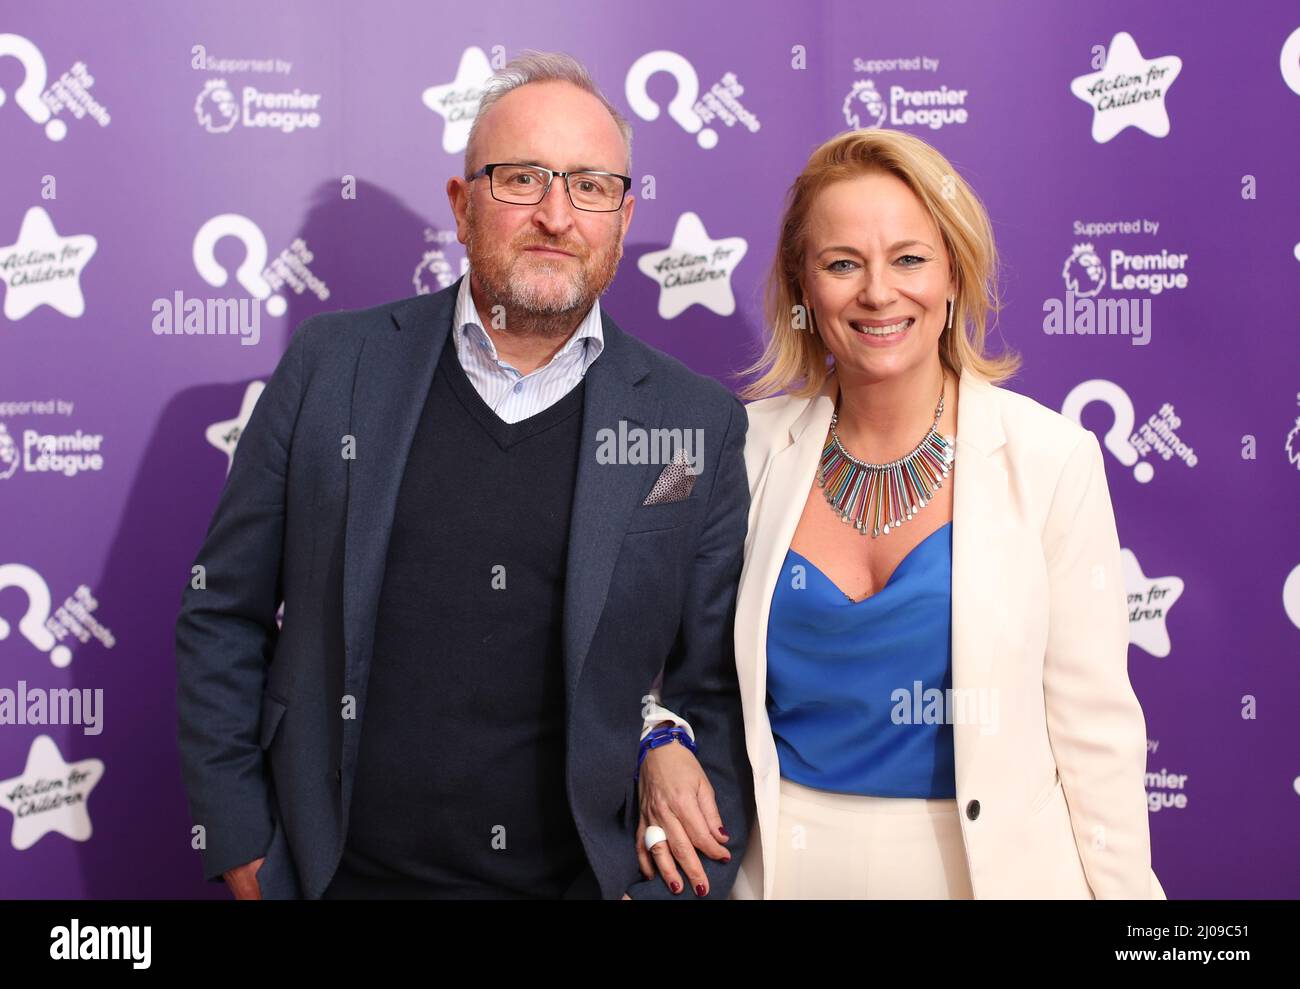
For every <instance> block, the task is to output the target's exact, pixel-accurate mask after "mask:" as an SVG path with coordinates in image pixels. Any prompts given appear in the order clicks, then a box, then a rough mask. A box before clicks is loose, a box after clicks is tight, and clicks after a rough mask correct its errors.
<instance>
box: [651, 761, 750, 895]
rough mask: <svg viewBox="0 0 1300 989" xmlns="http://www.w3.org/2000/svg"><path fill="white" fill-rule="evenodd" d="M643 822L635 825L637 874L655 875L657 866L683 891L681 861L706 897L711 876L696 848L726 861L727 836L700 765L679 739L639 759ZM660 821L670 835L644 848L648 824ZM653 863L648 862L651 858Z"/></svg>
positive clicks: (728, 858)
mask: <svg viewBox="0 0 1300 989" xmlns="http://www.w3.org/2000/svg"><path fill="white" fill-rule="evenodd" d="M640 796H641V821H640V823H639V824H638V825H637V829H636V857H637V861H638V862H639V863H640V864H641V873H642V875H644V876H645V877H646V878H647V879H653V878H654V875H655V868H656V867H658V869H659V874H660V875H661V876H662V877H663V880H664V882H665V883H666V884H667V886H668V888H669V889H671V890H672V891H673V892H674V893H680V892H681V891H682V888H683V886H682V878H681V875H680V874H679V873H678V871H677V867H678V866H681V868H682V870H683V871H684V872H685V873H686V878H687V880H688V881H689V883H690V886H691V889H693V890H694V891H695V895H696V896H707V895H708V892H709V878H708V876H706V875H705V873H704V867H703V866H702V865H701V864H700V860H699V857H698V856H697V855H696V854H695V852H696V849H698V850H699V851H701V852H703V853H704V854H705V855H707V856H708V857H709V858H711V859H715V860H717V861H719V862H730V861H731V853H730V852H728V851H727V849H726V848H725V847H724V845H723V844H722V843H723V842H726V841H729V840H730V837H729V836H728V834H727V832H726V830H725V829H724V828H723V826H722V817H721V815H719V814H718V805H717V804H716V803H715V802H714V799H713V787H712V786H710V785H709V780H708V778H707V777H706V776H705V775H704V770H703V769H701V768H700V764H699V762H698V761H696V758H695V753H693V752H692V751H691V750H690V749H688V748H687V747H686V746H685V745H682V744H681V743H680V742H671V743H669V744H668V745H661V746H659V747H658V748H655V749H651V750H650V751H649V752H647V753H646V757H645V761H644V762H642V763H641V780H640ZM655 825H657V826H659V827H661V828H663V829H664V831H665V832H667V834H668V840H667V841H661V842H659V843H658V844H656V845H655V846H654V849H653V851H647V850H646V847H645V841H644V838H645V832H646V828H648V827H652V826H655ZM652 856H653V858H654V864H653V865H652V864H651V857H652Z"/></svg>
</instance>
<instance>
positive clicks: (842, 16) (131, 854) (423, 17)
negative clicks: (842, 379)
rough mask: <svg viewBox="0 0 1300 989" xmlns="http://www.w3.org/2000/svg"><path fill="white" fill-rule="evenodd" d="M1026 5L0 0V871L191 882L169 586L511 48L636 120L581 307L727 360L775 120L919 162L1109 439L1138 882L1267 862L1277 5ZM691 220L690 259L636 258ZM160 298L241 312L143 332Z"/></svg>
mask: <svg viewBox="0 0 1300 989" xmlns="http://www.w3.org/2000/svg"><path fill="white" fill-rule="evenodd" d="M1046 7H1047V5H1044V4H1031V3H1015V4H1011V3H1004V4H981V5H970V4H933V3H931V4H925V5H904V6H902V7H900V8H894V7H890V6H888V5H873V6H871V7H870V8H867V7H864V6H863V5H862V4H856V3H848V2H844V3H841V2H813V3H807V4H802V5H794V4H790V3H780V2H775V0H762V2H748V3H743V4H742V3H738V2H737V3H733V4H729V5H720V4H719V5H715V4H707V5H706V4H699V3H694V2H682V0H661V2H658V3H655V4H644V5H643V4H620V3H614V2H606V3H591V4H587V3H581V4H579V3H567V2H566V3H565V4H563V5H561V6H560V7H557V6H555V5H550V4H543V5H540V6H537V5H534V7H533V11H532V13H531V14H530V13H528V12H526V11H525V10H523V9H522V5H521V6H516V5H513V4H511V5H507V4H504V3H500V2H498V0H487V2H480V3H476V4H473V5H470V6H469V7H464V6H456V7H455V8H454V10H453V7H452V5H449V4H425V3H406V4H399V3H395V2H386V3H367V4H364V5H360V6H358V5H356V4H344V3H339V2H329V3H318V2H313V3H308V2H305V0H298V2H293V3H281V4H276V5H273V6H268V5H266V4H259V3H251V2H246V0H240V2H226V3H221V4H216V3H212V4H206V5H192V6H189V5H187V6H186V7H185V8H184V9H181V8H177V7H176V6H175V5H172V4H165V3H161V2H157V3H136V4H133V5H129V7H126V6H125V5H112V6H106V7H101V6H83V5H74V4H62V3H52V2H47V3H44V4H41V5H11V7H10V8H9V9H7V10H6V11H5V13H4V14H3V16H0V89H2V90H3V93H4V101H3V103H2V104H0V169H2V171H0V279H3V281H4V287H3V289H2V290H3V292H4V314H3V318H0V506H2V510H0V520H2V521H0V526H2V527H3V528H2V529H0V619H3V624H0V633H3V639H2V641H0V721H3V722H4V723H0V807H2V808H4V810H5V811H6V813H3V814H0V889H2V891H3V894H4V895H6V896H29V897H46V896H68V897H76V896H91V897H106V896H143V897H158V896H182V897H205V896H224V895H226V894H225V893H224V891H223V890H222V889H221V888H220V887H218V886H215V885H210V884H205V883H204V882H203V881H202V879H201V873H200V864H199V859H198V856H197V853H195V852H194V851H193V850H192V849H191V847H190V843H191V834H190V821H189V818H188V813H187V809H186V804H185V799H184V794H183V790H182V787H181V782H180V777H179V768H178V758H177V752H176V742H175V710H174V703H173V696H174V689H175V674H174V658H173V650H172V636H173V623H174V620H175V615H176V611H177V607H178V604H179V598H180V591H181V587H182V586H183V582H184V581H186V580H187V579H188V578H189V566H190V564H191V562H192V560H193V557H194V555H195V553H196V551H197V548H198V545H199V542H200V540H201V538H202V535H203V533H204V531H205V529H206V526H207V523H208V520H209V517H210V515H211V512H212V509H213V506H214V505H215V502H216V499H217V495H218V492H219V490H220V488H221V485H222V483H223V479H224V477H225V474H226V470H227V465H228V462H229V451H230V450H231V449H233V444H234V441H235V440H236V439H237V437H238V429H239V425H240V423H241V421H242V420H243V419H244V418H245V417H246V412H247V409H248V407H249V406H250V404H251V402H252V401H253V400H254V399H255V398H256V393H257V392H256V385H255V383H257V382H260V381H264V380H265V379H266V378H267V377H268V375H269V374H270V372H271V370H272V369H273V368H274V366H275V364H276V360H277V358H278V357H279V355H280V354H281V353H282V352H283V350H284V347H285V344H286V341H287V339H288V337H289V335H290V333H291V331H292V329H293V327H295V326H296V325H297V324H298V322H299V321H300V320H302V319H303V318H304V317H306V316H309V315H311V314H313V313H316V312H319V311H322V310H326V309H336V308H350V307H360V306H368V305H373V304H376V303H379V302H381V301H385V300H389V299H396V298H401V297H405V296H409V295H412V294H414V293H415V292H417V291H428V290H430V289H432V290H436V289H437V288H440V287H441V286H442V285H444V284H447V283H448V282H449V281H450V280H451V279H453V278H454V277H456V276H457V275H458V274H459V273H460V270H461V263H462V260H463V257H464V254H463V250H462V249H461V247H460V245H459V244H457V243H456V241H455V236H454V227H453V226H452V224H451V216H450V210H449V208H448V205H447V201H446V197H445V195H444V192H443V186H444V184H445V182H446V179H447V178H448V176H450V175H451V174H453V173H455V172H456V171H458V170H459V168H460V166H461V151H462V149H463V145H464V135H465V132H466V130H467V128H468V116H470V115H472V113H473V108H474V102H475V99H476V89H475V87H476V86H477V85H478V84H480V83H481V82H482V80H483V78H484V77H485V76H486V74H487V73H488V72H490V71H491V69H492V68H493V67H494V66H499V65H500V64H502V62H503V61H504V60H505V58H507V57H509V56H511V55H513V54H516V53H517V52H518V51H520V50H522V49H524V48H539V49H551V50H562V51H568V52H571V53H573V54H575V55H577V56H578V57H579V58H581V59H582V60H583V61H584V62H586V63H587V65H588V66H589V67H590V68H591V70H592V72H593V74H594V75H595V76H596V78H597V80H598V82H599V83H600V84H601V85H602V87H603V88H604V89H605V91H606V93H607V95H608V96H609V97H610V99H611V100H613V101H614V102H615V103H616V104H617V105H618V106H619V107H620V108H621V109H622V111H623V112H624V113H625V114H626V115H627V116H628V117H629V119H631V120H632V122H633V125H634V128H635V140H634V144H633V156H634V172H635V174H636V177H635V180H634V181H635V185H634V191H635V192H636V193H637V194H638V196H639V197H640V198H641V199H642V201H641V202H640V203H639V204H638V207H637V211H636V218H635V222H634V223H633V225H632V228H631V231H630V235H629V238H628V242H627V246H626V253H625V256H624V261H623V264H622V268H621V271H620V273H619V275H618V278H617V280H616V281H615V283H614V286H613V288H612V289H611V291H610V293H609V294H608V296H607V297H606V299H605V300H604V305H606V306H607V307H608V309H609V310H610V312H611V313H612V314H614V316H615V317H616V318H617V319H618V320H619V321H620V323H621V325H623V326H624V327H625V328H626V329H628V330H630V331H631V332H633V333H635V334H637V335H638V336H640V337H641V338H642V339H644V340H646V341H647V342H649V343H651V344H653V345H655V346H657V347H660V348H662V349H664V350H667V351H669V352H670V353H672V354H675V355H676V356H678V357H680V358H681V359H683V360H684V361H686V362H687V363H688V364H690V365H691V366H693V367H695V368H696V369H698V370H699V371H701V372H704V373H707V374H710V375H714V376H716V377H718V378H720V379H722V380H724V381H726V382H727V383H728V384H731V385H735V383H736V382H735V378H734V377H733V372H734V371H735V370H736V369H737V368H738V367H740V366H741V365H742V364H743V363H745V362H747V361H748V360H749V359H750V358H751V357H752V356H753V353H754V349H755V346H756V343H757V340H758V338H759V335H760V328H761V323H762V320H761V306H760V298H761V297H760V290H761V284H762V279H763V276H764V273H765V271H766V268H767V265H768V264H769V262H770V259H771V257H772V253H773V249H774V245H775V232H776V226H777V221H778V218H779V215H780V209H781V202H782V196H783V194H784V191H785V189H786V187H787V186H788V184H789V182H790V181H791V179H792V178H793V177H794V175H795V174H796V173H797V172H798V170H799V168H800V167H801V165H802V164H803V162H804V160H805V159H806V157H807V155H808V153H809V151H810V150H811V149H812V148H813V147H814V146H815V145H816V144H818V143H820V142H821V141H823V140H825V139H826V138H828V137H830V136H832V135H833V134H835V133H837V132H839V131H841V130H844V129H846V128H848V127H851V126H862V127H866V126H886V127H898V128H900V129H904V130H908V131H910V132H912V133H915V134H918V135H920V136H922V137H924V138H926V139H927V140H929V141H931V142H933V143H934V144H936V145H937V146H938V147H939V148H940V149H941V150H942V151H943V152H944V153H945V154H946V155H947V156H948V157H949V158H950V159H951V160H952V162H953V163H954V165H955V166H956V167H957V168H958V169H959V170H960V171H961V172H962V173H963V174H964V175H965V176H966V178H967V179H968V180H969V181H970V182H971V183H972V185H973V186H974V187H975V189H976V190H977V191H978V192H979V194H980V195H981V196H982V197H983V199H984V201H985V203H986V204H987V206H988V209H989V212H990V214H991V215H992V218H993V224H994V228H995V233H996V236H997V241H998V246H999V249H1000V251H1001V253H1002V256H1003V260H1004V264H1005V273H1004V279H1003V286H1004V290H1005V301H1006V306H1005V309H1004V311H1003V313H1002V318H1001V321H1000V324H999V329H998V331H997V333H996V334H995V343H996V338H998V337H1000V338H1001V339H1003V340H1005V341H1006V342H1007V343H1009V344H1010V345H1011V346H1013V347H1015V348H1016V349H1018V350H1019V351H1020V352H1021V353H1022V354H1023V355H1024V357H1025V368H1024V371H1023V373H1022V374H1021V376H1020V377H1018V378H1017V379H1014V380H1013V381H1012V382H1010V383H1009V387H1011V388H1013V389H1014V390H1016V391H1020V392H1023V393H1025V394H1028V395H1031V396H1032V397H1034V398H1036V399H1037V400H1039V401H1040V402H1043V403H1044V404H1046V405H1048V406H1050V407H1052V408H1055V409H1060V410H1061V411H1063V412H1065V413H1066V414H1069V415H1073V416H1075V417H1076V418H1077V419H1079V421H1081V422H1082V424H1083V425H1084V426H1086V427H1087V428H1090V429H1093V430H1094V431H1096V432H1097V433H1098V436H1099V437H1101V438H1103V439H1104V444H1103V445H1104V448H1105V449H1106V450H1107V451H1108V458H1109V462H1108V468H1109V469H1108V480H1109V483H1110V490H1111V494H1112V497H1113V500H1114V503H1115V507H1116V513H1117V517H1118V523H1119V532H1120V541H1121V544H1122V545H1123V547H1124V549H1125V550H1126V554H1125V557H1126V563H1127V565H1128V566H1129V567H1130V572H1129V574H1128V576H1127V582H1128V589H1129V592H1130V598H1131V600H1132V601H1133V602H1134V605H1133V608H1134V612H1133V616H1132V617H1133V622H1132V645H1131V646H1130V670H1131V674H1132V678H1133V682H1134V686H1135V688H1136V690H1137V692H1138V695H1139V697H1140V698H1141V700H1142V703H1143V707H1144V709H1145V711H1146V716H1147V728H1148V735H1149V742H1148V749H1149V758H1148V770H1149V776H1148V780H1147V788H1148V793H1149V796H1150V800H1151V809H1152V813H1151V830H1152V845H1153V853H1154V867H1155V870H1156V872H1157V873H1158V875H1159V876H1160V879H1161V880H1162V882H1163V884H1164V886H1165V889H1166V890H1167V892H1168V893H1169V895H1170V896H1171V897H1196V896H1204V897H1230V896H1244V897H1266V896H1267V897H1294V896H1296V895H1297V894H1298V893H1300V843H1298V842H1297V841H1296V835H1297V833H1300V827H1298V821H1297V818H1298V816H1300V744H1297V731H1296V728H1295V721H1294V718H1295V717H1296V711H1297V709H1298V708H1300V690H1298V689H1297V676H1298V671H1297V660H1298V659H1300V648H1298V643H1300V628H1298V626H1300V538H1298V537H1297V527H1296V522H1295V519H1296V506H1297V497H1296V486H1297V483H1300V482H1298V481H1297V467H1300V418H1298V416H1300V411H1298V409H1297V403H1300V391H1298V389H1300V377H1297V373H1296V372H1297V370H1298V367H1297V360H1296V357H1297V346H1296V343H1295V332H1296V329H1297V319H1296V316H1295V313H1296V312H1297V310H1298V309H1300V298H1298V297H1297V296H1298V293H1297V284H1298V278H1297V274H1298V273H1300V268H1298V267H1297V265H1300V243H1298V242H1300V194H1298V193H1297V186H1296V182H1297V172H1296V161H1297V160H1298V159H1300V126H1298V124H1300V10H1298V9H1297V8H1296V6H1295V4H1294V3H1291V2H1283V0H1274V2H1270V3H1255V4H1251V5H1249V8H1248V9H1243V7H1242V6H1241V5H1239V4H1232V5H1229V4H1226V3H1225V4H1208V3H1206V4H1200V5H1198V8H1197V13H1198V15H1199V16H1196V17H1191V16H1188V15H1187V13H1186V9H1185V6H1184V5H1182V4H1176V3H1172V2H1169V3H1151V4H1145V5H1142V7H1141V8H1134V7H1133V6H1132V5H1131V4H1122V3H1119V2H1115V0H1097V2H1094V3H1090V4H1076V5H1060V6H1059V8H1056V7H1054V8H1053V9H1052V10H1050V11H1049V10H1047V9H1045V8H1046ZM4 56H9V57H4ZM638 80H640V81H638ZM692 97H694V98H692ZM651 116H653V117H655V119H653V120H652V119H649V118H650V117H651ZM717 241H723V242H725V243H723V244H714V243H713V242H717ZM706 247H707V248H709V250H708V252H707V253H708V257H709V260H708V261H707V262H706V264H705V266H704V267H714V268H715V269H716V270H715V274H720V275H721V276H722V277H716V278H710V279H708V280H707V281H705V282H696V283H692V284H689V285H685V286H668V287H661V285H660V284H658V282H657V280H656V278H655V277H653V276H652V274H647V273H645V272H644V270H643V268H645V267H649V262H642V261H641V259H642V257H643V256H644V255H650V254H653V253H654V252H662V251H665V250H669V249H670V248H671V249H672V250H674V251H680V250H687V251H689V252H690V253H697V254H698V253H704V252H705V248H706ZM241 266H242V267H241ZM651 270H652V271H653V269H651ZM223 282H224V284H222V283H223ZM700 284H705V285H707V286H708V287H707V288H706V289H700V288H699V285H700ZM192 299H193V300H200V301H203V300H208V299H231V300H234V301H235V303H236V304H237V303H238V302H239V301H240V300H242V302H243V306H244V309H243V312H244V315H245V316H246V317H248V319H249V320H250V321H249V322H248V323H243V324H237V326H238V329H237V330H236V332H233V333H230V334H224V335H223V334H219V333H215V332H211V331H213V330H215V329H216V328H217V327H216V325H215V324H214V323H212V322H204V323H200V324H194V325H192V326H191V329H201V330H207V331H209V332H204V333H185V332H181V331H179V330H178V331H177V332H170V333H169V332H165V331H167V330H169V329H173V328H175V325H176V324H182V323H183V322H184V320H183V319H182V318H178V319H177V320H176V324H173V323H172V322H171V317H173V316H176V317H180V316H181V314H182V312H183V307H184V303H185V301H187V300H192ZM178 305H179V308H178ZM254 312H256V313H257V314H258V316H259V319H258V321H257V322H256V323H255V324H254V323H253V322H252V321H251V319H252V314H253V313H254ZM254 326H255V327H256V329H255V330H254ZM1098 328H1100V329H1101V330H1103V331H1105V332H1087V331H1088V330H1089V329H1092V330H1097V329H1098ZM1067 331H1068V332H1067ZM250 386H253V387H252V390H251V392H250ZM1288 520H1289V521H1288ZM59 688H75V689H76V690H79V691H83V692H84V693H83V694H78V695H77V696H78V697H82V698H85V699H88V700H90V702H91V703H90V704H88V705H87V707H86V708H85V709H83V710H82V711H80V712H79V713H78V712H75V711H73V710H71V709H64V710H61V711H59V712H55V711H49V712H47V720H50V719H51V717H53V720H58V719H60V718H61V719H62V720H63V721H64V722H67V721H70V720H79V721H80V722H82V723H80V724H77V723H73V724H68V723H62V724H32V723H30V719H29V718H28V717H27V715H28V714H32V713H33V712H35V711H37V710H39V704H40V700H41V699H42V698H45V699H49V698H52V697H53V698H57V697H58V696H60V695H57V694H51V693H50V692H51V691H55V690H58V689H59ZM97 691H98V692H101V693H98V694H97V693H96V692H97ZM6 692H7V693H6ZM64 696H67V695H64ZM6 697H7V698H8V707H7V708H6V707H5V704H6ZM96 697H98V698H100V700H99V702H98V703H96V702H95V700H94V699H95V698H96ZM32 705H37V706H36V707H33V706H32ZM6 711H8V714H7V715H6V713H5V712H6ZM20 712H21V714H22V716H21V717H20V716H19V715H20Z"/></svg>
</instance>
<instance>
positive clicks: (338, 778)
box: [334, 769, 343, 783]
mask: <svg viewBox="0 0 1300 989" xmlns="http://www.w3.org/2000/svg"><path fill="white" fill-rule="evenodd" d="M334 782H335V783H342V782H343V770H341V769H336V770H334Z"/></svg>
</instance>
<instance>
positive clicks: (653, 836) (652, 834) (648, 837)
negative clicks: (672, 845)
mask: <svg viewBox="0 0 1300 989" xmlns="http://www.w3.org/2000/svg"><path fill="white" fill-rule="evenodd" d="M641 840H642V841H644V842H645V847H646V851H652V850H653V849H654V847H655V845H657V844H659V842H661V841H667V840H668V832H667V831H665V830H664V829H663V828H661V827H659V826H658V825H655V824H652V825H650V827H648V828H646V829H645V837H644V838H642V839H641Z"/></svg>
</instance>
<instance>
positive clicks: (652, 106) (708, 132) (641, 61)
mask: <svg viewBox="0 0 1300 989" xmlns="http://www.w3.org/2000/svg"><path fill="white" fill-rule="evenodd" d="M656 72H667V73H668V74H669V75H670V76H672V77H673V78H674V79H676V80H677V95H676V96H674V97H673V99H672V102H671V103H669V104H668V116H670V117H672V118H673V119H674V120H676V121H677V122H678V123H679V124H681V126H682V127H683V128H684V129H685V130H686V133H688V134H694V135H695V141H696V143H697V144H699V146H700V147H702V148H704V149H705V150H706V151H707V150H708V149H709V148H712V147H714V146H716V145H717V143H718V135H717V132H716V131H714V130H713V129H712V128H711V127H705V126H704V121H703V120H701V119H700V116H699V114H697V113H696V112H695V109H694V107H695V99H696V97H697V96H699V95H700V77H699V76H697V75H696V74H695V68H694V66H692V65H691V63H690V62H688V61H687V60H686V59H685V57H683V56H682V55H678V54H677V52H670V51H662V50H661V51H653V52H646V54H644V55H642V56H641V57H640V58H638V59H637V60H636V61H635V62H633V63H632V68H630V69H628V71H627V83H626V84H625V86H624V92H625V94H626V96H627V103H628V106H630V107H631V108H632V109H633V111H635V113H636V115H637V116H638V117H640V118H641V119H642V120H658V119H659V104H658V103H656V102H655V101H654V100H652V99H651V98H650V96H649V94H648V93H646V82H647V81H649V79H650V77H651V76H652V75H654V74H655V73H656Z"/></svg>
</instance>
